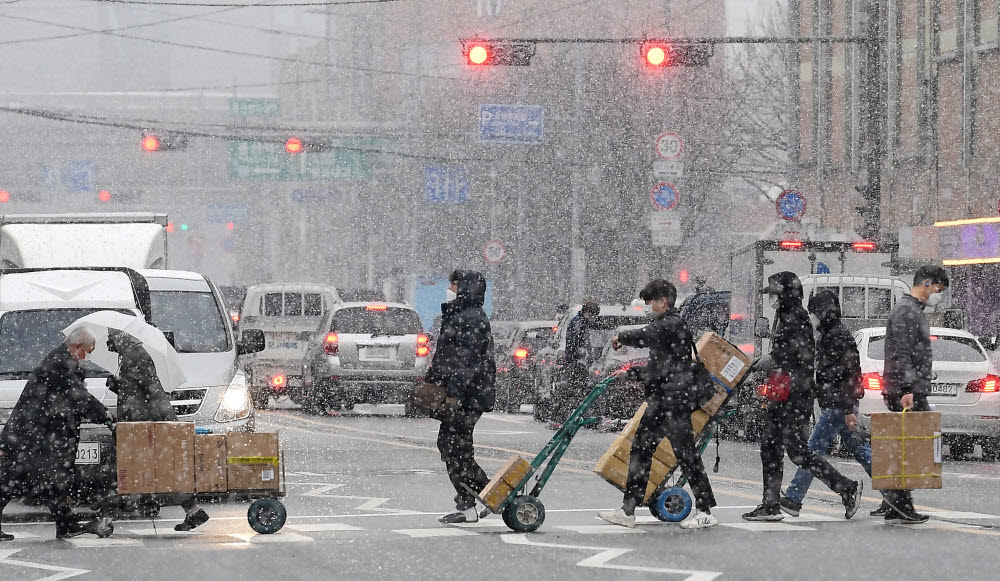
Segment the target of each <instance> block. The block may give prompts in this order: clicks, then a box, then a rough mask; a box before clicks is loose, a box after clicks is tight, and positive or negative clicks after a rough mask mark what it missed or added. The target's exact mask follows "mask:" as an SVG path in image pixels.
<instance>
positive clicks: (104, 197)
mask: <svg viewBox="0 0 1000 581" xmlns="http://www.w3.org/2000/svg"><path fill="white" fill-rule="evenodd" d="M97 199H98V200H100V201H102V202H110V201H111V192H109V191H108V190H101V191H100V192H98V193H97Z"/></svg>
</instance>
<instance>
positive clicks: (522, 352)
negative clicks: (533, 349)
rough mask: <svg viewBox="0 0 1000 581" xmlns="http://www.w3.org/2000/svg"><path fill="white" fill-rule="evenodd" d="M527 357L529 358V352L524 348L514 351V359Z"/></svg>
mask: <svg viewBox="0 0 1000 581" xmlns="http://www.w3.org/2000/svg"><path fill="white" fill-rule="evenodd" d="M527 357H528V350H527V349H525V348H524V347H520V348H518V349H517V350H516V351H514V359H527Z"/></svg>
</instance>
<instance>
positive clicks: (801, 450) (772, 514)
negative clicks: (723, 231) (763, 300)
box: [743, 272, 862, 521]
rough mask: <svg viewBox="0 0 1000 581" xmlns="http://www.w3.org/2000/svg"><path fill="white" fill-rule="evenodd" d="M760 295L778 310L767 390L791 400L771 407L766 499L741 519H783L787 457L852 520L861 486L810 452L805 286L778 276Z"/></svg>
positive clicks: (765, 443)
mask: <svg viewBox="0 0 1000 581" xmlns="http://www.w3.org/2000/svg"><path fill="white" fill-rule="evenodd" d="M762 292H763V293H764V294H766V295H767V297H768V300H769V301H770V304H771V306H772V307H773V308H774V309H775V314H774V329H773V330H772V332H771V353H770V359H771V364H772V366H773V369H772V371H771V377H770V378H769V384H771V383H772V382H773V385H778V384H779V383H780V384H786V385H788V387H789V389H788V391H787V397H777V398H775V399H773V400H769V401H768V406H767V413H766V416H765V419H764V430H763V434H762V436H761V442H760V459H761V464H762V467H763V471H764V497H763V500H762V502H761V504H760V505H759V506H758V507H757V508H755V509H754V510H752V511H751V512H748V513H746V514H744V515H743V519H744V520H748V521H778V520H781V519H782V518H784V517H783V516H782V514H781V509H780V495H781V479H782V472H783V468H784V459H785V452H786V451H787V452H788V457H789V459H790V460H791V461H792V462H793V463H794V464H795V465H797V466H799V467H800V468H804V469H805V470H807V471H808V472H809V473H810V474H812V475H813V476H814V477H816V478H819V479H820V480H821V481H822V482H823V483H824V484H826V485H827V486H829V487H830V490H833V491H834V492H836V493H837V494H839V495H840V496H841V499H842V500H843V501H844V509H845V510H844V516H845V517H846V518H848V519H849V518H851V517H853V516H854V514H855V513H856V512H857V510H858V502H859V501H860V499H861V491H862V484H861V482H860V481H852V480H850V479H848V478H846V477H845V476H844V475H843V474H841V473H840V472H838V471H837V470H836V469H835V468H834V467H833V466H831V465H830V463H829V462H827V461H826V460H825V459H824V458H823V457H822V456H820V455H819V454H817V453H816V452H814V451H813V450H810V449H809V446H808V444H807V442H806V438H805V432H806V426H807V425H808V422H809V417H810V415H811V414H812V408H813V400H814V399H815V397H814V392H813V369H814V367H813V366H814V354H815V351H816V345H815V342H814V340H813V328H812V324H811V323H810V321H809V314H808V313H807V312H806V309H805V307H803V306H802V298H803V293H802V282H801V281H800V280H799V277H797V276H795V274H794V273H791V272H779V273H777V274H774V275H771V276H770V277H768V279H767V286H766V287H765V288H764V289H762ZM782 400H784V401H782Z"/></svg>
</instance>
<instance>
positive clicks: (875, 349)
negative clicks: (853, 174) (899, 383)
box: [854, 327, 1000, 460]
mask: <svg viewBox="0 0 1000 581" xmlns="http://www.w3.org/2000/svg"><path fill="white" fill-rule="evenodd" d="M854 339H855V341H856V342H857V344H858V351H859V352H860V354H861V372H862V373H863V374H864V375H863V381H864V384H865V395H864V398H862V400H861V404H860V414H861V417H860V421H861V425H862V426H863V427H864V428H865V430H866V431H867V430H868V429H869V428H870V423H871V420H870V418H871V414H873V413H879V412H885V411H887V409H886V406H885V402H884V401H883V399H882V371H883V368H884V366H885V361H884V359H885V327H878V328H870V329H861V330H860V331H858V332H856V333H855V334H854ZM931 350H932V353H933V356H934V361H933V363H932V365H931V369H932V371H933V376H932V383H931V393H930V395H929V396H928V398H927V401H928V402H929V403H930V404H931V407H932V408H933V409H934V410H935V411H938V412H941V420H942V430H943V432H944V435H945V443H946V444H948V446H949V449H950V451H951V455H952V457H953V458H960V457H962V456H964V455H965V454H971V453H972V452H973V445H974V444H976V443H979V444H981V445H982V447H983V459H985V460H995V459H996V456H997V452H998V449H1000V377H998V374H997V368H996V367H995V366H994V364H993V362H992V361H991V358H990V357H989V354H988V353H987V352H986V349H984V348H983V345H982V344H981V343H980V342H979V340H978V339H977V338H976V337H974V336H973V335H971V334H969V333H967V332H965V331H958V330H955V329H945V328H939V327H931Z"/></svg>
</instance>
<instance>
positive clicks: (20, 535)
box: [10, 531, 42, 539]
mask: <svg viewBox="0 0 1000 581" xmlns="http://www.w3.org/2000/svg"><path fill="white" fill-rule="evenodd" d="M10 534H12V535H14V538H15V539H40V538H42V537H40V536H38V535H33V534H31V533H20V532H17V531H14V532H12V533H10Z"/></svg>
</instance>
